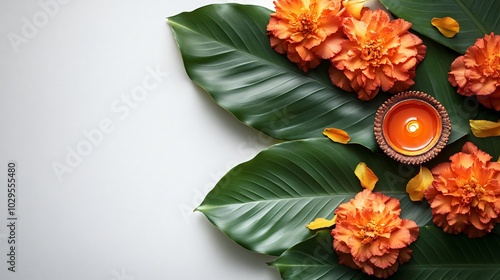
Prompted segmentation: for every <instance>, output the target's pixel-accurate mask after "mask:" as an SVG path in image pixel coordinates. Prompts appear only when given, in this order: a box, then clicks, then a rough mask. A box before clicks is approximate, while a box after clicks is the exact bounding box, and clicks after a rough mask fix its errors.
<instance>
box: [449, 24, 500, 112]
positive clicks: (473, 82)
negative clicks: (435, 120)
mask: <svg viewBox="0 0 500 280" xmlns="http://www.w3.org/2000/svg"><path fill="white" fill-rule="evenodd" d="M448 81H449V82H450V83H451V84H452V85H453V86H454V87H456V86H458V93H459V94H461V95H465V96H473V95H476V96H477V100H478V101H479V102H480V103H481V104H483V105H484V106H486V107H487V108H490V109H495V110H497V111H500V35H494V34H493V33H491V34H490V35H485V36H484V37H483V38H480V39H478V40H477V41H476V43H474V45H473V46H471V47H469V48H468V49H467V50H466V51H465V54H464V55H462V56H459V57H458V58H457V59H455V61H453V63H452V64H451V71H450V72H449V74H448Z"/></svg>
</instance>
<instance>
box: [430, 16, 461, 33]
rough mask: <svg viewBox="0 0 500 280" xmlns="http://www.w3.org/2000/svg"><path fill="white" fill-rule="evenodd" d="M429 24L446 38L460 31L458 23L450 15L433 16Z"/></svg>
mask: <svg viewBox="0 0 500 280" xmlns="http://www.w3.org/2000/svg"><path fill="white" fill-rule="evenodd" d="M431 24H432V26H434V27H436V28H437V29H438V30H439V32H441V34H443V36H445V37H447V38H453V37H455V35H457V33H458V31H460V24H458V21H456V20H455V19H454V18H452V17H444V18H433V19H432V20H431Z"/></svg>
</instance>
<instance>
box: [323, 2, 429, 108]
mask: <svg viewBox="0 0 500 280" xmlns="http://www.w3.org/2000/svg"><path fill="white" fill-rule="evenodd" d="M410 27H411V23H409V22H407V21H405V20H402V19H396V20H392V21H391V19H390V17H389V15H388V14H387V13H386V12H385V11H383V10H374V11H372V10H366V11H364V12H363V13H362V16H361V19H360V20H356V19H355V18H353V17H346V18H345V19H344V33H345V34H346V35H347V37H348V38H349V40H346V41H344V42H342V50H341V51H340V52H339V53H338V54H336V55H335V56H334V57H333V58H331V62H332V66H331V67H330V78H331V80H332V82H333V83H334V84H335V85H337V86H338V87H341V88H342V89H344V90H346V91H354V92H356V93H357V94H358V98H359V99H361V100H370V99H372V98H374V97H375V96H376V95H377V93H378V91H379V90H380V88H381V89H382V90H383V91H387V92H390V93H398V92H401V91H405V90H407V89H408V88H409V87H410V86H412V85H413V84H414V81H413V78H414V77H415V69H416V67H417V65H418V63H420V61H422V60H423V59H424V57H425V54H426V47H425V45H423V42H422V40H420V38H418V37H417V36H416V35H414V34H412V33H410V32H408V30H409V29H410Z"/></svg>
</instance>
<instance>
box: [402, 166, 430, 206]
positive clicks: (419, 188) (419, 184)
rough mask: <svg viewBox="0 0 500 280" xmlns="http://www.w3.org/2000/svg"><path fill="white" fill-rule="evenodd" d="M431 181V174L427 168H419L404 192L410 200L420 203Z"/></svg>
mask: <svg viewBox="0 0 500 280" xmlns="http://www.w3.org/2000/svg"><path fill="white" fill-rule="evenodd" d="M432 181H434V177H433V176H432V172H431V171H430V170H429V169H428V168H427V167H423V166H420V172H418V174H417V175H416V176H415V177H413V178H412V179H411V180H410V181H409V182H408V184H407V185H406V192H407V193H408V194H409V195H410V199H411V200H412V201H421V200H422V199H423V198H424V192H425V190H427V189H428V188H429V187H430V186H431V185H432Z"/></svg>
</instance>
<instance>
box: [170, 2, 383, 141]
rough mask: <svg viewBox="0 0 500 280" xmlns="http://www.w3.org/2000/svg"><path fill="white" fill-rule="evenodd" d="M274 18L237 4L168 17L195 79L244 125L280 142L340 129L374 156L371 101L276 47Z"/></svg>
mask: <svg viewBox="0 0 500 280" xmlns="http://www.w3.org/2000/svg"><path fill="white" fill-rule="evenodd" d="M270 13H271V11H270V10H268V9H266V8H262V7H258V6H247V5H239V4H222V5H209V6H205V7H202V8H200V9H198V10H195V11H193V12H188V13H181V14H179V15H176V16H173V17H170V18H168V22H169V24H170V25H171V27H172V29H173V32H174V35H175V38H176V40H177V43H178V45H179V47H180V50H181V53H182V58H183V60H184V65H185V68H186V71H187V73H188V75H189V77H190V78H191V79H192V80H193V81H194V82H195V83H196V84H198V85H199V86H200V87H202V88H203V89H205V90H206V91H207V92H208V93H209V94H210V95H211V96H212V98H213V99H214V100H215V101H216V102H217V103H218V104H219V105H220V106H222V107H224V108H225V109H226V110H228V111H229V112H231V113H232V114H233V115H234V116H236V117H237V118H238V119H239V120H241V121H242V122H243V123H245V124H247V125H250V126H252V127H254V128H256V129H258V130H260V131H262V132H263V133H265V134H267V135H269V136H271V137H274V138H276V139H282V140H294V139H303V138H314V137H322V135H321V133H322V131H323V129H324V128H326V127H336V128H341V129H343V130H345V131H347V132H348V133H349V135H350V136H351V139H352V142H354V143H361V144H362V145H364V146H367V147H369V148H371V149H375V148H376V147H377V144H376V142H375V137H374V136H373V121H374V118H375V117H374V116H375V112H376V110H377V109H378V107H379V106H380V105H381V104H382V102H383V101H384V99H386V98H387V96H385V97H384V94H380V95H379V96H378V98H376V99H375V100H372V101H370V102H364V101H360V100H358V99H357V96H356V94H354V93H347V92H344V91H342V90H340V89H339V88H337V87H335V86H333V84H332V83H331V81H330V78H329V76H328V71H327V65H323V66H322V67H320V68H319V69H315V70H313V71H309V73H307V74H304V73H303V72H302V71H301V70H300V69H298V67H297V66H296V65H295V64H293V63H291V62H290V61H288V59H287V58H286V56H284V55H280V54H278V53H276V52H275V51H274V50H273V49H272V48H271V46H270V43H269V38H268V36H267V35H266V26H267V24H268V22H269V18H270Z"/></svg>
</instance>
